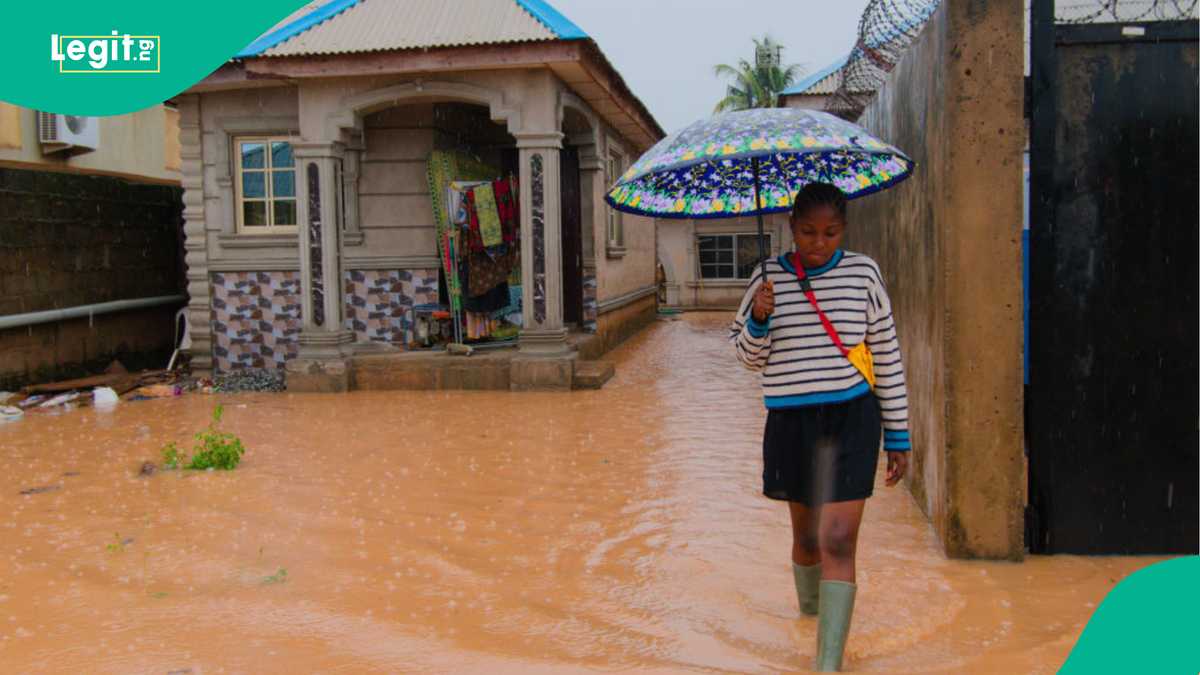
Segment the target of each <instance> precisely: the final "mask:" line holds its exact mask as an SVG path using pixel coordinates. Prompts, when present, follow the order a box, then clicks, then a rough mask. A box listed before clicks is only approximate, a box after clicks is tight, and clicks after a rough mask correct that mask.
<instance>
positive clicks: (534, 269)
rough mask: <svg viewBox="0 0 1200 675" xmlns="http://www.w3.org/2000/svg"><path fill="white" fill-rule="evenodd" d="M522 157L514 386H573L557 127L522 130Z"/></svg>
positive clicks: (519, 143)
mask: <svg viewBox="0 0 1200 675" xmlns="http://www.w3.org/2000/svg"><path fill="white" fill-rule="evenodd" d="M515 136H516V138H517V148H518V149H519V150H520V161H521V176H520V178H521V293H522V313H523V319H524V326H523V327H522V328H521V338H520V341H519V344H520V349H521V353H520V355H519V356H518V357H517V358H514V359H513V361H512V369H511V371H510V382H511V387H512V389H513V390H514V391H527V390H565V389H570V388H571V386H572V384H573V382H574V377H575V353H574V352H572V351H571V348H570V345H568V344H567V330H566V328H565V327H564V326H563V288H562V206H561V195H560V190H561V186H560V184H559V152H560V150H561V149H562V138H563V135H562V134H561V133H559V132H543V133H519V134H515Z"/></svg>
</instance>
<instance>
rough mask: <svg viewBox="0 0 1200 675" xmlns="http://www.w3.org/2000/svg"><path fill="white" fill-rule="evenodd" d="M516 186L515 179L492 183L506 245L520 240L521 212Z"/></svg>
mask: <svg viewBox="0 0 1200 675" xmlns="http://www.w3.org/2000/svg"><path fill="white" fill-rule="evenodd" d="M516 184H517V180H516V179H515V178H510V179H506V180H498V181H493V182H492V192H493V193H494V194H495V196H496V212H497V213H498V214H499V216H500V230H501V232H502V233H503V236H504V243H506V244H515V243H517V240H518V239H519V238H520V237H519V233H520V231H521V215H520V213H521V212H520V210H519V208H518V202H517V194H518V192H517V185H516Z"/></svg>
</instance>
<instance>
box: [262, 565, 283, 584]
mask: <svg viewBox="0 0 1200 675" xmlns="http://www.w3.org/2000/svg"><path fill="white" fill-rule="evenodd" d="M285 581H287V570H286V569H284V568H282V567H280V568H279V571H278V572H276V573H275V574H272V575H271V576H269V577H267V578H265V579H263V585H267V584H282V583H284V582H285Z"/></svg>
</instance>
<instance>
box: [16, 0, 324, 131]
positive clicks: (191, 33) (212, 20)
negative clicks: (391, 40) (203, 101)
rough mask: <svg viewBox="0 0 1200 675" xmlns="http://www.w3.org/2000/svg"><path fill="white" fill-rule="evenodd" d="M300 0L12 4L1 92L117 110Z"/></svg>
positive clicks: (164, 88)
mask: <svg viewBox="0 0 1200 675" xmlns="http://www.w3.org/2000/svg"><path fill="white" fill-rule="evenodd" d="M306 4H308V3H306V2H305V1H304V0H250V1H246V0H242V1H240V2H235V1H234V0H207V1H206V2H202V3H195V2H162V0H134V1H132V2H128V1H126V2H95V1H94V0H89V1H86V2H85V1H83V0H60V1H58V2H54V3H42V2H13V3H6V6H5V8H4V9H3V10H0V11H2V12H3V14H4V15H5V18H6V19H7V20H6V21H5V24H6V25H7V26H8V30H7V36H6V37H7V39H6V41H5V53H6V56H7V63H6V64H5V69H4V75H3V77H0V100H2V101H6V102H8V103H13V104H16V105H19V106H23V107H26V108H33V109H36V110H42V111H46V112H55V113H62V114H68V115H118V114H122V113H128V112H133V111H135V110H141V109H143V108H147V107H149V106H152V105H155V104H158V103H162V102H163V101H165V100H167V99H169V98H171V97H173V96H175V95H177V94H179V93H180V92H182V91H185V90H186V89H187V88H188V87H191V86H192V85H194V84H196V83H197V82H199V81H200V80H202V79H204V78H205V77H206V76H208V75H209V74H210V73H212V72H213V71H214V70H216V69H217V68H219V67H220V66H221V65H222V64H223V63H226V62H228V61H229V60H230V59H231V58H233V57H234V56H235V55H236V54H238V52H240V51H241V50H242V49H244V48H245V47H246V46H247V45H249V44H251V43H252V42H254V40H255V39H256V38H258V37H259V36H260V35H262V34H263V33H265V32H267V31H269V30H271V28H272V27H273V26H275V24H277V23H279V22H280V21H282V20H283V19H284V18H286V17H288V16H289V15H290V14H291V13H292V12H294V11H296V10H297V9H299V8H300V7H302V6H305V5H306Z"/></svg>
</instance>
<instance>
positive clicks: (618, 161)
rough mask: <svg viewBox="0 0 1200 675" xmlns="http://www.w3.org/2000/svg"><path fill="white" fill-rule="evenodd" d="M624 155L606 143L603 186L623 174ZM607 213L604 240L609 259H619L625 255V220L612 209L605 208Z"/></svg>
mask: <svg viewBox="0 0 1200 675" xmlns="http://www.w3.org/2000/svg"><path fill="white" fill-rule="evenodd" d="M625 161H626V155H625V153H624V151H622V150H621V148H620V146H618V145H617V144H616V143H614V142H613V141H612V140H609V142H608V148H607V150H606V152H605V155H604V173H605V179H606V180H605V184H606V185H610V186H611V185H612V184H613V183H616V182H617V180H618V179H620V178H621V176H622V175H623V174H624V173H625ZM607 208H608V211H607V213H606V218H605V231H604V240H605V242H606V243H607V244H608V255H609V257H614V258H616V257H620V256H623V255H625V219H624V217H623V214H622V213H621V212H620V211H618V210H617V209H614V208H613V207H611V206H609V207H607Z"/></svg>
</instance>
